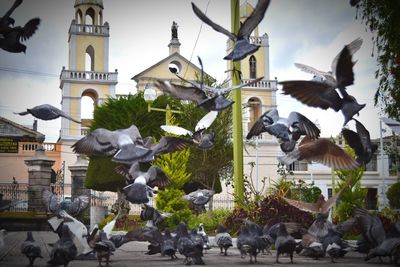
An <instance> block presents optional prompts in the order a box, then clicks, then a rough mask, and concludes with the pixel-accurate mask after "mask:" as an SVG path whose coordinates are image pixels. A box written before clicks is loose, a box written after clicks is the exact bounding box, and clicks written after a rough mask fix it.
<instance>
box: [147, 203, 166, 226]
mask: <svg viewBox="0 0 400 267" xmlns="http://www.w3.org/2000/svg"><path fill="white" fill-rule="evenodd" d="M169 216H171V214H170V213H164V212H160V211H158V210H156V209H155V208H153V207H151V206H149V205H147V204H143V205H142V211H141V212H140V219H141V220H142V221H151V225H152V226H157V227H158V226H159V225H160V224H161V223H162V222H163V221H164V220H165V218H166V217H169Z"/></svg>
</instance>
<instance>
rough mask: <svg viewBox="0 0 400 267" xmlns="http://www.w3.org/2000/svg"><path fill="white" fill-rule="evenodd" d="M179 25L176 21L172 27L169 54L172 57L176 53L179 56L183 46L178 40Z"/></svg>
mask: <svg viewBox="0 0 400 267" xmlns="http://www.w3.org/2000/svg"><path fill="white" fill-rule="evenodd" d="M178 27H179V26H178V23H176V22H175V21H173V22H172V26H171V41H170V42H169V45H168V47H169V54H170V55H172V54H174V53H178V54H179V47H180V46H181V43H180V42H179V39H178Z"/></svg>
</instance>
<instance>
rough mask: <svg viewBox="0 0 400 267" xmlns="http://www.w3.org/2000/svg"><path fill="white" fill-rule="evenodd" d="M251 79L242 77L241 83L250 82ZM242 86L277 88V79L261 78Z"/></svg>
mask: <svg viewBox="0 0 400 267" xmlns="http://www.w3.org/2000/svg"><path fill="white" fill-rule="evenodd" d="M252 80H253V79H242V83H248V82H251V81H252ZM243 88H258V89H272V90H277V81H276V80H261V81H258V82H256V83H253V84H250V85H247V86H245V87H243Z"/></svg>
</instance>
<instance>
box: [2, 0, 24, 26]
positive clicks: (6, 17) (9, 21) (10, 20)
mask: <svg viewBox="0 0 400 267" xmlns="http://www.w3.org/2000/svg"><path fill="white" fill-rule="evenodd" d="M21 4H22V0H15V1H14V4H13V5H12V6H11V8H10V9H9V10H8V11H7V12H6V13H5V14H4V16H3V17H0V34H5V33H7V32H9V31H10V30H11V29H12V27H10V25H13V26H14V23H15V20H14V19H13V18H12V17H10V16H11V14H12V13H13V12H14V10H15V9H16V8H17V7H18V6H20V5H21Z"/></svg>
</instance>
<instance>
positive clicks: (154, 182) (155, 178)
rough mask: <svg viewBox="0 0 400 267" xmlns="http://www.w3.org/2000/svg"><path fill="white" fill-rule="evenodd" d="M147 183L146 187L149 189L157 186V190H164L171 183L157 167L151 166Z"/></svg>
mask: <svg viewBox="0 0 400 267" xmlns="http://www.w3.org/2000/svg"><path fill="white" fill-rule="evenodd" d="M148 172H149V177H150V179H149V181H148V183H147V184H148V185H149V186H150V187H155V186H158V187H159V188H165V187H167V186H168V185H170V183H171V179H169V177H168V176H167V175H166V174H165V173H164V172H163V170H161V169H160V168H159V167H157V166H151V167H150V168H149V170H148Z"/></svg>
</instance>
